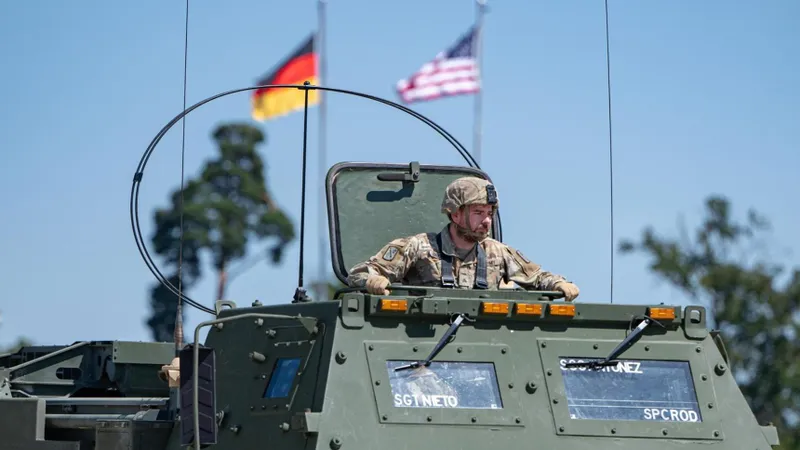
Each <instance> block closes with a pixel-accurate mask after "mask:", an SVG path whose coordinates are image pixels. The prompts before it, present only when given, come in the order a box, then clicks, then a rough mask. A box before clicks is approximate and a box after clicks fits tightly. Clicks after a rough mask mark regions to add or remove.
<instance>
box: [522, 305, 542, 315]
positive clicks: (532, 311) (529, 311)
mask: <svg viewBox="0 0 800 450" xmlns="http://www.w3.org/2000/svg"><path fill="white" fill-rule="evenodd" d="M516 313H517V315H518V316H541V315H542V305H540V304H539V303H517V306H516Z"/></svg>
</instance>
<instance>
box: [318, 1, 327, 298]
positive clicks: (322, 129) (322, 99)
mask: <svg viewBox="0 0 800 450" xmlns="http://www.w3.org/2000/svg"><path fill="white" fill-rule="evenodd" d="M326 3H327V0H317V21H318V23H317V39H318V42H319V52H317V58H319V61H318V65H319V67H318V74H319V80H318V84H319V85H321V86H326V85H327V84H328V77H327V70H326V69H327V67H326V65H327V63H328V61H327V59H328V55H327V53H326V52H325V47H326V45H327V38H326V36H325V31H326V26H325V25H326V23H325V4H326ZM317 93H318V95H319V154H318V155H317V156H318V158H319V160H318V163H317V164H318V166H319V167H318V170H319V175H318V176H317V180H318V181H319V189H318V191H317V192H318V194H319V212H318V214H319V218H318V227H319V256H318V257H319V268H318V273H317V286H318V288H317V295H316V298H317V301H323V300H327V298H326V297H327V293H328V289H327V286H328V283H327V282H326V276H325V260H326V258H325V254H326V252H325V235H326V234H327V233H326V229H327V227H326V226H325V222H326V221H325V218H326V216H327V213H326V209H325V203H326V202H325V174H326V172H327V171H326V164H327V162H326V159H327V155H326V146H325V144H326V143H327V142H326V141H327V139H328V136H327V128H326V125H327V123H326V122H327V120H326V119H327V117H326V111H325V110H326V107H327V105H326V103H327V102H326V96H325V91H323V90H319V91H317Z"/></svg>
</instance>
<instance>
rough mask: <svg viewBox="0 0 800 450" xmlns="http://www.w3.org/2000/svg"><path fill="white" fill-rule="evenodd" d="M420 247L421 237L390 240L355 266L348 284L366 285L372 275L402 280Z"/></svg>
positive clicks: (351, 285)
mask: <svg viewBox="0 0 800 450" xmlns="http://www.w3.org/2000/svg"><path fill="white" fill-rule="evenodd" d="M418 248H419V239H417V238H416V237H414V236H412V237H406V238H399V239H395V240H393V241H391V242H389V243H388V244H386V245H384V246H383V248H381V249H380V251H378V253H376V254H375V255H373V256H371V257H370V258H369V259H368V260H366V261H364V262H361V263H358V264H356V265H355V266H353V268H352V269H350V273H349V274H348V276H347V284H348V285H349V286H350V287H364V285H365V284H366V283H367V278H368V277H369V276H370V275H383V276H384V277H386V278H388V279H389V283H397V282H401V281H402V280H403V278H405V275H406V272H408V269H410V268H411V266H412V265H413V264H414V262H415V260H416V255H417V254H418V253H419V252H418V251H417V250H418Z"/></svg>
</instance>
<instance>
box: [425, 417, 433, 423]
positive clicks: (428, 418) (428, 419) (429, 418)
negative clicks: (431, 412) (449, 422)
mask: <svg viewBox="0 0 800 450" xmlns="http://www.w3.org/2000/svg"><path fill="white" fill-rule="evenodd" d="M425 420H427V421H428V422H430V421H432V420H433V417H431V416H428V417H426V418H425Z"/></svg>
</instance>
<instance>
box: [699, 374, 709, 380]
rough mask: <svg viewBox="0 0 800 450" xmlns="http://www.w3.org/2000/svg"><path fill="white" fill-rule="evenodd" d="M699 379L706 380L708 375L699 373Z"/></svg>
mask: <svg viewBox="0 0 800 450" xmlns="http://www.w3.org/2000/svg"><path fill="white" fill-rule="evenodd" d="M700 379H701V380H703V381H706V380H708V375H706V374H703V375H700Z"/></svg>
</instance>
